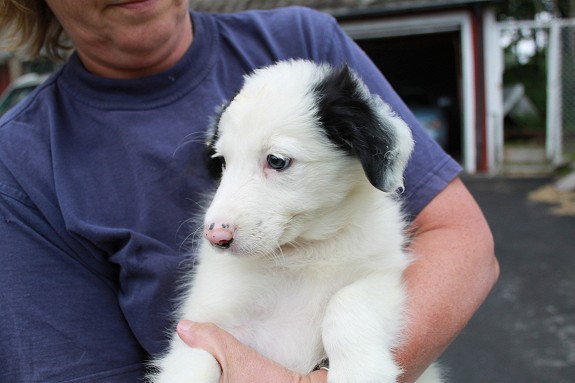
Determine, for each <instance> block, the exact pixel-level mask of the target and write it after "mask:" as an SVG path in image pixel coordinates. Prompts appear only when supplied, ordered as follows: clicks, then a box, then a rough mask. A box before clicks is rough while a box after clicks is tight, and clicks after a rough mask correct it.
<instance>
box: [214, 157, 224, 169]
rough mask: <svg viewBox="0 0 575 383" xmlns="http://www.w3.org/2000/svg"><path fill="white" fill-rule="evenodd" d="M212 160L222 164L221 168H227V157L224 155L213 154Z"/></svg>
mask: <svg viewBox="0 0 575 383" xmlns="http://www.w3.org/2000/svg"><path fill="white" fill-rule="evenodd" d="M212 160H213V161H214V163H216V164H218V165H220V168H221V170H224V169H225V168H226V159H225V158H224V156H213V157H212Z"/></svg>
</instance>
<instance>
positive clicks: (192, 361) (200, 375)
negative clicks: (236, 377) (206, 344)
mask: <svg viewBox="0 0 575 383" xmlns="http://www.w3.org/2000/svg"><path fill="white" fill-rule="evenodd" d="M155 366H156V367H157V368H158V370H159V372H158V373H157V374H154V375H152V376H150V378H149V381H150V383H218V381H219V380H220V375H221V370H220V365H219V364H218V362H217V361H216V359H215V358H214V357H213V356H212V355H211V354H210V353H208V352H206V351H204V350H201V349H197V348H179V349H173V350H172V351H170V352H169V353H168V354H167V355H166V356H165V357H163V358H162V359H160V360H158V361H157V362H156V363H155Z"/></svg>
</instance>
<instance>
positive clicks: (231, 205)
mask: <svg viewBox="0 0 575 383" xmlns="http://www.w3.org/2000/svg"><path fill="white" fill-rule="evenodd" d="M333 71H334V68H332V67H329V66H318V65H315V64H312V63H310V62H307V61H289V62H281V63H278V64H276V65H274V66H271V67H267V68H264V69H260V70H257V71H256V72H255V73H253V74H252V75H250V76H248V77H246V79H245V85H244V87H243V88H242V90H241V91H240V93H239V94H238V95H237V96H236V97H235V98H234V99H233V101H232V102H231V103H230V104H229V105H228V106H227V107H226V108H225V109H224V111H223V113H222V114H221V116H220V118H219V121H218V124H217V127H216V129H217V131H216V132H215V135H214V142H213V143H212V144H213V148H214V151H215V154H214V157H223V158H225V164H226V165H225V170H224V171H223V175H222V179H221V183H220V185H219V187H218V190H217V192H216V193H215V195H214V197H213V201H212V203H211V205H210V207H209V209H208V210H207V212H206V215H205V224H206V225H208V226H210V225H213V226H215V227H229V228H230V230H231V231H232V232H233V242H231V243H229V244H228V245H229V248H228V249H226V250H222V249H218V248H215V247H213V246H211V245H210V243H208V241H204V243H203V244H202V245H201V249H200V251H199V255H198V257H199V263H198V265H197V268H196V269H195V274H194V277H193V281H192V282H191V283H190V289H189V291H188V293H187V295H186V296H185V298H184V300H183V304H182V307H181V310H180V312H179V314H178V318H179V319H190V320H193V321H198V322H213V323H215V324H217V325H218V326H220V327H222V328H223V329H225V330H227V331H229V332H230V333H232V334H233V335H234V336H235V337H237V338H238V339H239V340H240V341H241V342H243V343H245V344H247V345H249V346H251V347H252V348H254V349H255V350H257V351H258V352H260V353H262V354H264V355H266V356H267V357H269V358H271V359H273V360H275V361H276V362H278V363H280V364H282V365H283V366H286V367H287V368H289V369H291V370H294V371H297V372H299V373H301V374H307V373H309V372H310V371H311V370H313V368H314V366H316V365H317V364H318V363H319V362H320V361H321V360H322V359H324V358H326V357H327V358H329V364H330V368H329V373H328V382H329V383H352V382H353V383H355V382H357V383H391V382H395V381H396V380H397V377H398V376H399V375H400V373H401V369H400V368H399V367H398V366H397V365H396V364H395V362H394V360H393V355H392V349H393V348H394V347H396V346H397V345H398V344H399V341H400V338H401V332H402V328H403V326H404V324H405V319H404V301H405V296H404V295H405V293H404V287H403V283H402V273H403V271H404V270H405V268H406V267H407V265H408V264H409V256H408V255H407V254H406V253H405V251H404V245H405V243H404V242H405V236H404V229H405V227H404V226H405V223H404V220H403V219H402V214H401V211H400V204H399V202H398V200H397V198H396V196H395V193H394V192H393V190H395V188H400V187H402V178H403V176H402V174H403V170H404V167H405V165H406V162H407V159H408V158H409V155H410V152H411V149H412V147H413V142H412V139H411V133H410V130H409V128H408V127H407V126H406V125H405V123H404V122H403V121H402V120H401V119H399V118H398V117H396V116H395V115H394V114H393V113H392V112H391V110H390V108H389V107H388V106H387V105H386V104H384V103H383V102H382V101H381V100H380V99H379V98H378V97H374V96H371V95H370V94H369V92H368V91H367V88H366V87H365V86H364V85H363V83H362V82H361V80H359V78H357V76H356V75H355V74H353V73H352V72H350V73H349V76H348V77H350V79H351V82H352V84H353V85H354V86H355V87H356V92H355V95H354V96H353V97H359V98H361V99H363V102H364V103H367V104H369V108H370V109H371V111H372V112H373V113H374V116H375V117H374V118H375V119H377V120H381V122H382V124H381V125H382V126H383V128H384V129H388V130H389V131H388V132H387V135H389V136H391V137H392V138H393V139H392V140H391V144H392V145H387V147H385V148H381V151H382V152H383V153H380V154H382V156H383V157H382V158H384V157H385V158H391V159H392V160H391V161H390V162H389V164H388V169H386V171H385V172H384V173H382V174H383V175H382V177H383V178H385V179H382V180H381V185H385V187H381V188H382V189H389V190H390V191H389V192H383V191H381V190H378V189H377V188H376V187H374V186H373V185H372V184H374V182H370V180H368V178H369V177H368V176H366V173H367V171H366V170H365V164H363V165H364V166H362V162H360V161H359V160H358V158H357V156H356V155H354V154H353V153H352V154H350V153H351V152H354V153H355V152H356V151H360V150H362V149H361V148H359V149H357V148H353V150H351V151H348V152H345V151H344V150H341V148H340V147H338V145H336V144H334V142H333V139H331V138H329V137H328V135H327V134H326V129H329V127H325V126H322V123H323V122H322V121H321V118H319V117H318V116H319V115H320V114H321V113H324V112H322V111H320V110H319V109H320V106H319V105H318V97H323V94H321V93H322V91H321V90H318V88H317V84H318V83H321V82H322V81H325V79H326V76H329V75H330V74H332V73H333ZM332 85H335V86H337V84H332ZM314 87H315V88H314ZM314 89H315V91H314ZM366 129H367V128H366ZM371 129H373V127H372V128H371ZM346 141H350V138H348V137H344V138H343V139H342V140H341V142H340V144H342V145H347V144H348V142H346ZM349 144H350V145H352V146H353V144H354V143H349ZM270 154H272V155H274V156H276V158H282V159H289V160H290V163H289V166H288V167H286V168H285V169H280V170H276V169H274V168H272V167H271V166H270V165H269V164H268V163H267V158H268V156H269V155H270ZM364 154H365V153H364ZM368 160H369V156H368ZM372 178H373V175H372ZM376 183H378V182H376ZM226 225H227V226H226ZM206 230H209V229H206ZM155 366H156V367H157V368H158V370H159V371H160V372H159V373H158V374H156V375H153V376H151V377H150V380H151V381H153V382H155V383H179V382H182V383H183V382H187V383H217V382H218V379H219V376H220V369H219V366H218V364H217V362H216V361H215V359H214V358H213V357H212V356H211V355H210V354H208V353H207V352H205V351H202V350H198V349H191V348H189V347H188V346H186V345H185V344H183V342H182V341H181V340H180V339H179V338H178V336H177V335H174V337H173V339H172V342H171V345H170V349H169V351H168V352H167V354H166V355H165V356H163V357H162V358H160V359H158V360H157V361H156V362H155ZM423 379H425V380H423ZM424 381H425V382H439V381H440V379H439V377H438V374H437V371H435V370H429V371H428V372H427V377H426V378H422V379H421V380H420V382H424Z"/></svg>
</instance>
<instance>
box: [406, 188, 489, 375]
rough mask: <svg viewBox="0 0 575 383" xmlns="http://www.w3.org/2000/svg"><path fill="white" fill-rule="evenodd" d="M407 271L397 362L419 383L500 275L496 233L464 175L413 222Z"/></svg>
mask: <svg viewBox="0 0 575 383" xmlns="http://www.w3.org/2000/svg"><path fill="white" fill-rule="evenodd" d="M413 229H414V234H415V236H414V238H415V239H414V241H413V242H412V244H411V245H410V248H409V250H410V251H411V252H413V254H414V255H415V257H416V259H415V261H414V263H413V264H412V265H411V266H410V267H409V268H408V270H407V271H406V273H405V280H406V285H407V289H408V325H407V331H406V334H405V338H404V343H403V344H402V346H401V347H399V348H398V349H397V350H396V361H397V362H398V363H399V364H400V365H401V366H402V368H403V370H404V371H405V373H404V374H403V375H402V377H401V379H400V381H401V382H402V383H412V382H414V381H415V380H416V379H417V378H418V377H419V376H420V374H421V373H423V371H424V370H425V369H426V367H427V366H428V365H429V364H430V363H432V362H433V361H435V360H436V359H437V358H438V357H439V356H440V355H441V354H442V353H443V351H444V350H445V349H446V348H447V346H448V345H449V344H450V343H451V341H452V340H453V339H454V338H455V337H456V336H457V334H459V332H460V331H461V330H462V329H463V327H464V326H465V325H466V324H467V322H468V321H469V319H470V318H471V317H472V315H473V314H474V313H475V311H476V310H477V308H478V307H479V306H480V305H481V303H482V302H483V301H484V299H485V297H486V296H487V294H488V293H489V291H490V290H491V288H492V287H493V285H494V283H495V281H496V280H497V277H498V274H499V268H498V264H497V260H496V259H495V257H494V250H493V238H492V235H491V232H490V230H489V227H488V225H487V223H486V221H485V219H484V217H483V214H482V213H481V211H480V210H479V207H478V206H477V205H476V203H475V201H474V199H473V198H472V197H471V195H470V194H469V192H468V191H467V189H466V188H465V186H464V185H463V184H462V182H461V181H460V180H455V181H453V182H452V183H451V184H450V185H449V186H448V187H447V188H446V189H445V190H444V191H443V192H442V193H440V194H439V195H438V196H437V197H436V198H435V199H434V200H433V201H432V202H431V203H430V204H429V205H428V206H427V207H426V208H425V209H424V210H423V211H422V212H421V214H420V215H419V216H418V217H417V218H416V219H415V221H414V222H413Z"/></svg>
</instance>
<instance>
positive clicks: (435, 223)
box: [178, 179, 499, 383]
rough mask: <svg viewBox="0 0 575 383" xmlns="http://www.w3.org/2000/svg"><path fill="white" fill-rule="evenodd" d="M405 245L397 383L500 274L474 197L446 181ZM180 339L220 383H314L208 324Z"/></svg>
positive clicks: (432, 352) (421, 364)
mask: <svg viewBox="0 0 575 383" xmlns="http://www.w3.org/2000/svg"><path fill="white" fill-rule="evenodd" d="M412 227H413V230H414V233H415V239H414V241H413V242H412V244H411V247H410V250H411V251H412V252H413V253H414V254H416V256H417V260H416V261H415V262H414V263H413V264H412V265H411V266H410V267H409V268H408V270H407V271H406V275H405V278H406V282H407V287H408V295H409V298H408V309H409V316H410V320H409V323H408V326H407V330H406V334H407V336H406V338H405V342H404V344H403V345H402V347H400V348H398V349H397V350H396V359H397V362H398V363H399V364H400V365H401V366H402V368H403V369H404V371H405V373H404V374H403V376H402V377H401V381H402V382H404V383H407V382H414V381H415V380H416V379H417V377H419V375H420V374H421V373H422V372H423V371H424V370H425V369H426V368H427V366H429V364H430V363H432V362H433V361H435V360H436V359H437V358H438V357H439V356H440V355H441V353H442V352H443V351H444V350H445V348H446V347H447V346H448V345H449V343H451V341H452V340H453V339H454V338H455V337H456V336H457V334H459V332H460V331H461V330H462V329H463V327H464V326H465V324H466V323H467V322H468V321H469V319H470V318H471V317H472V316H473V314H474V312H475V311H476V310H477V308H478V307H479V305H480V304H481V303H482V302H483V300H484V299H485V297H486V296H487V294H488V293H489V291H490V290H491V288H492V286H493V284H494V283H495V281H496V279H497V276H498V274H499V268H498V263H497V260H496V259H495V256H494V250H493V239H492V236H491V231H490V230H489V227H488V225H487V222H486V221H485V218H484V216H483V214H482V212H481V210H480V209H479V207H478V206H477V204H476V202H475V200H474V198H473V197H472V196H471V194H470V193H469V192H468V191H467V188H466V187H465V186H464V185H463V183H462V182H461V181H460V180H459V179H455V180H454V181H452V182H451V183H450V184H449V185H448V186H447V187H446V188H445V189H444V190H443V191H442V192H441V193H439V194H438V195H437V196H436V197H435V198H434V199H433V200H432V201H431V202H430V203H429V204H428V205H427V206H426V207H425V208H424V209H423V211H422V212H421V213H420V214H419V215H418V216H417V217H416V218H415V220H414V221H413V225H412ZM178 333H179V335H180V337H181V338H182V339H183V340H184V342H186V343H187V344H188V345H190V346H192V347H199V348H202V349H205V350H206V351H208V352H210V353H211V354H213V355H214V356H215V357H216V359H217V360H218V362H219V363H220V365H221V366H222V370H223V378H224V379H223V383H253V382H268V381H273V382H277V383H284V382H285V383H294V382H297V383H320V382H322V383H323V382H325V381H326V374H325V372H324V371H316V372H313V373H312V374H310V375H308V376H305V377H302V376H299V375H297V374H295V373H293V372H290V371H288V370H287V369H285V368H283V367H281V366H279V365H277V364H275V363H274V362H272V361H270V360H268V359H266V358H264V357H263V356H261V355H259V354H257V353H256V352H255V351H253V350H251V349H249V348H248V347H246V346H244V345H242V344H241V343H240V342H239V341H237V340H236V339H234V338H233V337H232V336H231V335H230V334H229V333H227V332H225V331H223V330H221V329H219V328H218V327H216V326H214V325H210V324H193V325H191V323H190V322H183V323H182V324H181V325H180V326H179V327H178Z"/></svg>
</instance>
